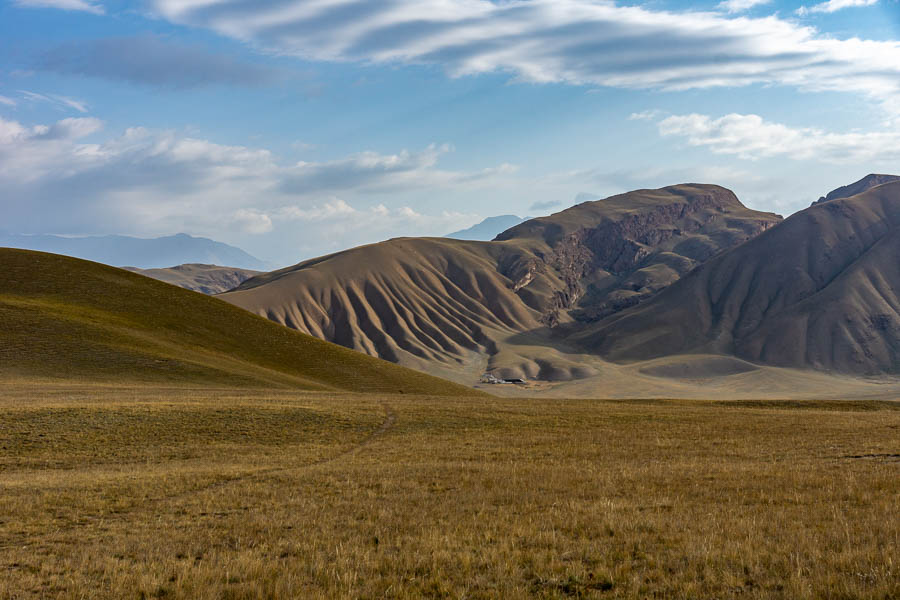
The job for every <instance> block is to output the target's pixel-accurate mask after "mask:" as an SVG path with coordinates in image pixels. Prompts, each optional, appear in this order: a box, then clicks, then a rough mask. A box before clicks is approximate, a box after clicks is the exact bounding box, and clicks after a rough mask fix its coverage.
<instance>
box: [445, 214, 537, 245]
mask: <svg viewBox="0 0 900 600" xmlns="http://www.w3.org/2000/svg"><path fill="white" fill-rule="evenodd" d="M528 219H529V217H524V218H523V217H519V216H516V215H499V216H496V217H488V218H486V219H484V220H483V221H481V222H480V223H476V224H475V225H472V226H471V227H468V228H466V229H461V230H459V231H454V232H453V233H448V234H447V235H445V236H444V237H446V238H453V239H455V240H473V241H479V242H489V241H491V240H492V239H494V238H495V237H497V235H499V234H500V233H502V232H504V231H506V230H507V229H509V228H510V227H513V226H515V225H518V224H519V223H522V222H523V221H527V220H528Z"/></svg>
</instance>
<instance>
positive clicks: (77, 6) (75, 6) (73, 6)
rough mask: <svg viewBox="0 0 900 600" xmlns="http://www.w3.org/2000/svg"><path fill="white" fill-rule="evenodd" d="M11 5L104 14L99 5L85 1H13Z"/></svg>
mask: <svg viewBox="0 0 900 600" xmlns="http://www.w3.org/2000/svg"><path fill="white" fill-rule="evenodd" d="M13 3H14V4H15V5H16V6H23V7H26V8H59V9H62V10H76V11H83V12H89V13H94V14H95V15H102V14H104V12H105V11H104V9H103V6H102V5H101V4H99V3H97V2H89V1H87V0H13Z"/></svg>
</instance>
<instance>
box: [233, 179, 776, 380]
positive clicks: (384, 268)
mask: <svg viewBox="0 0 900 600" xmlns="http://www.w3.org/2000/svg"><path fill="white" fill-rule="evenodd" d="M780 220H781V217H779V216H777V215H774V214H770V213H760V212H757V211H753V210H750V209H748V208H746V207H744V206H743V205H742V204H741V203H740V202H739V201H738V199H737V198H736V197H735V196H734V194H733V193H732V192H730V191H728V190H726V189H724V188H721V187H718V186H713V185H699V184H687V185H679V186H672V187H667V188H663V189H661V190H639V191H635V192H629V193H627V194H622V195H619V196H613V197H611V198H607V199H604V200H599V201H593V202H585V203H583V204H579V205H577V206H574V207H572V208H570V209H567V210H565V211H562V212H559V213H556V214H554V215H551V216H549V217H543V218H539V219H532V220H530V221H527V222H525V223H522V224H520V225H518V226H516V227H513V228H512V229H510V230H508V231H506V232H504V233H502V234H501V235H500V236H498V237H497V238H496V240H495V241H493V242H472V241H460V240H451V239H442V238H441V239H438V238H401V239H394V240H390V241H387V242H382V243H380V244H373V245H370V246H364V247H361V248H354V249H352V250H347V251H345V252H339V253H337V254H333V255H330V256H325V257H321V258H317V259H313V260H309V261H305V262H302V263H300V264H298V265H295V266H293V267H289V268H286V269H282V270H279V271H274V272H272V273H267V274H263V275H260V276H257V277H254V278H252V279H250V280H248V281H246V282H244V283H243V284H242V285H241V286H240V287H238V288H237V289H236V290H233V291H231V292H229V293H226V294H223V295H221V296H220V297H221V298H222V299H224V300H227V301H228V302H231V303H233V304H236V305H238V306H241V307H243V308H246V309H248V310H250V311H252V312H255V313H257V314H259V315H262V316H266V317H268V318H269V319H272V320H274V321H276V322H279V323H282V324H285V325H287V326H288V327H292V328H294V329H298V330H300V331H303V332H305V333H310V334H312V335H314V336H316V337H320V338H322V339H326V340H329V341H334V342H337V343H339V344H342V345H344V346H347V347H350V348H354V349H357V350H360V351H363V352H366V353H368V354H371V355H374V356H379V357H382V358H386V359H388V360H391V361H394V362H398V363H400V364H404V365H408V366H413V367H417V368H420V369H424V370H428V371H430V372H435V373H440V374H442V375H445V376H450V377H454V378H458V379H463V378H465V379H467V380H470V379H471V378H472V375H473V374H476V373H477V372H479V371H481V370H482V369H485V368H487V369H496V370H498V371H499V372H501V373H502V374H505V375H509V376H513V375H515V376H526V377H529V378H535V377H537V378H541V379H553V380H566V379H576V378H582V377H588V376H591V375H594V374H596V369H595V368H594V367H592V366H590V365H589V364H585V363H584V361H582V360H580V359H579V358H578V357H577V356H574V355H573V354H572V352H573V349H572V348H570V347H569V345H568V344H567V343H566V342H565V341H564V340H563V339H562V337H561V336H560V335H559V333H558V332H559V331H560V330H563V329H567V328H570V327H583V326H584V325H583V323H584V322H592V321H596V320H598V319H602V318H604V317H607V316H608V315H611V314H615V313H616V312H618V311H620V310H622V309H624V308H627V307H630V306H634V305H637V304H639V303H641V302H643V301H644V300H646V299H648V298H650V297H651V296H653V295H654V294H655V293H656V292H658V291H659V290H660V289H663V288H665V287H666V286H668V285H670V284H671V283H673V282H674V281H677V280H678V279H679V278H680V277H681V276H682V275H684V274H685V273H687V272H689V271H690V270H691V269H693V268H694V267H695V266H697V265H698V264H701V263H702V262H704V261H706V260H708V259H709V258H710V257H711V256H713V255H715V254H716V253H718V252H720V251H721V250H723V249H728V248H731V247H733V246H735V245H737V244H740V243H742V242H744V241H746V240H748V239H751V238H753V237H754V236H756V235H758V234H759V233H761V232H763V231H765V230H766V229H769V228H770V227H771V226H773V225H775V224H777V223H778V222H780Z"/></svg>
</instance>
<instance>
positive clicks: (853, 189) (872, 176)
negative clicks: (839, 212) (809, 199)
mask: <svg viewBox="0 0 900 600" xmlns="http://www.w3.org/2000/svg"><path fill="white" fill-rule="evenodd" d="M898 180H900V176H898V175H885V174H879V173H869V174H868V175H866V176H865V177H863V178H862V179H860V180H859V181H856V182H854V183H851V184H850V185H845V186H843V187H839V188H837V189H836V190H832V191H831V192H829V193H828V194H827V195H825V196H822V197H821V198H819V199H818V200H817V201H815V202H813V205H816V204H820V203H822V202H830V201H831V200H837V199H839V198H850V197H851V196H855V195H857V194H862V193H863V192H865V191H867V190H870V189H872V188H873V187H875V186H878V185H883V184H885V183H890V182H892V181H898Z"/></svg>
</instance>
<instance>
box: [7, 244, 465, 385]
mask: <svg viewBox="0 0 900 600" xmlns="http://www.w3.org/2000/svg"><path fill="white" fill-rule="evenodd" d="M0 274H2V276H0V378H4V379H7V380H9V379H22V378H41V379H43V378H47V379H65V380H79V381H100V382H148V383H160V384H166V383H171V384H178V385H184V384H197V385H207V386H208V385H221V386H235V385H240V386H252V387H259V386H265V387H271V386H277V387H293V388H300V389H309V390H327V389H334V390H346V391H355V392H370V391H371V392H382V393H397V392H404V393H418V394H441V395H446V394H452V395H471V394H477V393H479V392H477V391H475V390H472V389H469V388H466V387H463V386H458V385H456V384H453V383H450V382H447V381H444V380H441V379H438V378H435V377H431V376H429V375H426V374H423V373H418V372H415V371H412V370H409V369H406V368H403V367H399V366H397V365H394V364H391V363H388V362H386V361H383V360H379V359H375V358H372V357H369V356H365V355H362V354H360V353H357V352H353V351H351V350H348V349H346V348H343V347H340V346H337V345H335V344H331V343H328V342H324V341H321V340H318V339H315V338H312V337H310V336H308V335H304V334H301V333H298V332H296V331H292V330H289V329H287V328H285V327H282V326H280V325H277V324H275V323H273V322H271V321H268V320H266V319H263V318H262V317H258V316H256V315H253V314H250V313H248V312H246V311H244V310H242V309H239V308H237V307H234V306H232V305H230V304H228V303H227V302H223V301H221V300H218V299H215V298H210V297H207V296H203V295H201V294H198V293H195V292H189V291H187V290H183V289H180V288H177V287H175V286H172V285H168V284H165V283H162V282H159V281H155V280H153V279H149V278H147V277H144V276H141V275H136V274H134V273H130V272H127V271H124V270H121V269H116V268H113V267H108V266H105V265H101V264H98V263H92V262H88V261H84V260H79V259H75V258H69V257H65V256H59V255H55V254H46V253H43V252H32V251H28V250H14V249H8V248H0Z"/></svg>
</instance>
